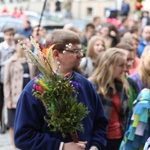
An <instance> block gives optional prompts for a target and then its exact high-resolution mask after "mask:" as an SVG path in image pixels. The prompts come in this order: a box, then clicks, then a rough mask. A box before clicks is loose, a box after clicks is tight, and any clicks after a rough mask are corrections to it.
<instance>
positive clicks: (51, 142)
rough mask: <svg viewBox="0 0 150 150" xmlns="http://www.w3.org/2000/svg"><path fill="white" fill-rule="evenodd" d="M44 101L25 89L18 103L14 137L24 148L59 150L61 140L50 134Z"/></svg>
mask: <svg viewBox="0 0 150 150" xmlns="http://www.w3.org/2000/svg"><path fill="white" fill-rule="evenodd" d="M45 114H46V113H45V109H44V106H43V103H42V102H41V101H40V100H38V99H35V98H34V97H33V96H32V93H31V92H28V91H25V90H24V91H23V92H22V94H21V96H20V98H19V100H18V104H17V108H16V116H15V125H14V139H15V145H16V147H17V148H19V149H22V150H43V149H44V150H59V147H60V144H61V141H59V140H58V139H56V138H54V137H51V136H50V134H48V131H47V128H46V124H45V121H44V116H45Z"/></svg>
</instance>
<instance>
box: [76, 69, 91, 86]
mask: <svg viewBox="0 0 150 150" xmlns="http://www.w3.org/2000/svg"><path fill="white" fill-rule="evenodd" d="M74 75H75V80H77V81H79V82H81V83H87V84H91V82H90V81H89V80H88V79H87V78H86V77H84V76H83V75H81V74H79V73H77V72H74Z"/></svg>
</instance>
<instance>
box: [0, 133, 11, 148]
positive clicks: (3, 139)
mask: <svg viewBox="0 0 150 150" xmlns="http://www.w3.org/2000/svg"><path fill="white" fill-rule="evenodd" d="M0 150H13V145H12V144H11V139H10V135H9V132H8V130H7V132H6V133H5V134H0Z"/></svg>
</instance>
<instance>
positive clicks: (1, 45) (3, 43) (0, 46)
mask: <svg viewBox="0 0 150 150" xmlns="http://www.w3.org/2000/svg"><path fill="white" fill-rule="evenodd" d="M5 43H6V42H5V41H3V42H0V51H1V50H3V49H2V48H4V45H5Z"/></svg>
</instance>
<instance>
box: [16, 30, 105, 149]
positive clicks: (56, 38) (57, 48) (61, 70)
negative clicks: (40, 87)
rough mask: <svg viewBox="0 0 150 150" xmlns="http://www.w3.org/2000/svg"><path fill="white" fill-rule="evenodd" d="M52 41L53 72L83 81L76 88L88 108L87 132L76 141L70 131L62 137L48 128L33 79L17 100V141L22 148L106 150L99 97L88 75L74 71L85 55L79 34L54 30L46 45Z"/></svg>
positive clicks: (77, 81)
mask: <svg viewBox="0 0 150 150" xmlns="http://www.w3.org/2000/svg"><path fill="white" fill-rule="evenodd" d="M51 43H53V44H56V45H54V47H53V48H52V54H53V58H54V69H53V70H54V72H56V73H57V74H62V75H65V74H66V73H69V74H70V76H71V80H72V81H76V83H78V84H80V85H81V86H79V88H78V89H76V90H77V92H78V95H77V101H78V102H82V103H83V104H84V105H85V106H86V107H87V108H88V110H89V114H88V115H87V116H86V117H85V118H84V119H83V120H82V124H83V127H84V132H80V131H78V132H77V133H78V138H79V141H80V142H78V143H75V142H73V141H72V139H71V136H70V135H69V134H68V135H67V137H66V138H63V137H62V135H61V134H60V133H59V132H52V131H50V130H49V128H48V125H47V123H46V121H45V119H44V116H45V115H46V110H45V109H46V108H45V107H44V105H43V103H42V101H41V100H39V99H36V98H35V97H34V96H33V93H32V89H33V85H34V84H35V79H34V80H32V81H31V82H30V83H29V84H28V85H27V86H26V87H25V88H24V90H23V92H22V94H21V96H20V98H19V100H18V104H17V109H16V118H15V128H14V129H15V130H14V131H15V144H16V146H17V147H18V148H19V149H28V150H32V149H36V150H41V149H44V150H50V149H53V150H58V149H59V150H79V149H85V150H104V149H105V147H106V134H107V132H106V130H107V119H106V116H105V114H104V110H103V106H102V103H101V100H100V97H99V96H98V94H97V92H96V90H95V88H94V87H93V86H92V84H91V83H90V82H89V81H88V80H87V79H86V78H84V77H83V76H82V75H80V74H78V73H76V72H74V71H73V69H74V68H76V67H77V66H79V64H80V60H81V58H82V57H83V53H82V50H81V49H82V46H81V42H80V38H79V37H78V36H77V34H76V33H74V32H72V31H69V30H63V29H62V30H53V31H52V32H51V33H50V34H49V35H48V37H47V40H46V47H47V48H48V47H49V46H50V44H51ZM37 78H39V76H37ZM66 111H67V110H66Z"/></svg>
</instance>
